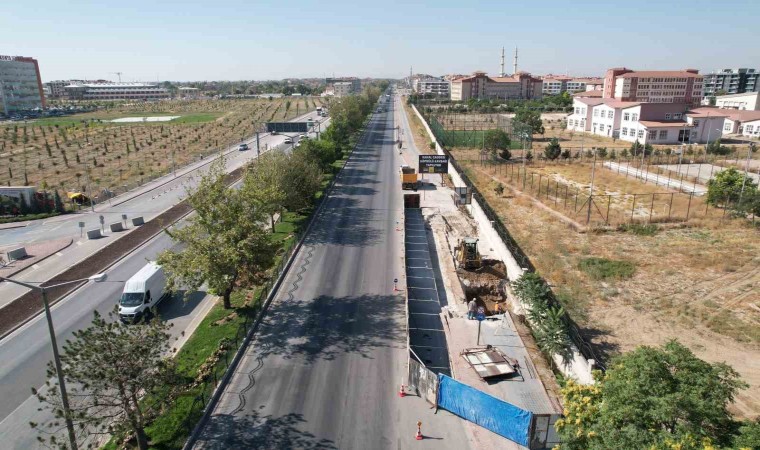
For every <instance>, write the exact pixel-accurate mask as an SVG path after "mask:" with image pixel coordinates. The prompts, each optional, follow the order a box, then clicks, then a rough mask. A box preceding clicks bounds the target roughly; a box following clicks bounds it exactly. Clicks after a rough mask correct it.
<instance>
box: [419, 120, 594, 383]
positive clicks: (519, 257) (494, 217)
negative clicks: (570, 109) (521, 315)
mask: <svg viewBox="0 0 760 450" xmlns="http://www.w3.org/2000/svg"><path fill="white" fill-rule="evenodd" d="M423 118H424V119H426V120H425V121H426V122H428V123H430V122H429V120H427V119H428V118H427V117H424V116H423ZM431 131H432V133H433V135H434V136H435V137H436V140H437V141H438V143H439V144H440V145H439V147H440V149H441V151H442V152H443V153H444V154H445V155H447V156H448V157H449V165H450V167H453V168H454V169H455V170H456V172H457V173H458V175H459V177H460V178H461V179H462V182H463V183H464V184H465V186H467V187H469V188H470V189H471V190H472V198H473V200H475V201H476V202H477V203H478V204H479V205H480V206H481V208H482V209H483V213H484V214H485V216H486V219H487V220H489V221H490V223H491V224H492V226H493V228H494V230H495V231H496V234H497V235H498V236H499V238H500V239H501V240H502V242H503V243H504V245H505V246H506V247H507V250H508V251H509V252H510V254H511V255H512V256H513V257H514V259H515V260H516V261H517V263H518V264H519V265H520V267H523V268H525V269H527V270H529V271H531V272H535V271H536V268H535V266H534V265H533V263H532V262H531V261H530V258H528V255H527V254H526V253H525V252H524V251H523V249H522V248H521V247H520V245H519V244H518V243H517V241H516V240H515V239H514V238H513V237H512V235H511V234H510V233H509V231H508V230H507V227H506V226H505V225H504V222H503V221H502V219H501V217H500V216H499V215H498V214H497V213H496V211H494V209H493V208H492V207H491V205H490V204H489V203H488V202H487V201H486V199H485V198H484V197H483V195H482V194H481V192H480V190H479V189H478V188H477V187H476V186H475V184H474V183H473V182H472V181H471V180H470V179H469V177H468V176H467V174H466V173H465V171H464V168H463V167H462V166H461V165H460V164H459V162H458V161H457V160H456V159H455V158H454V156H453V155H452V154H451V152H449V150H448V149H446V147H445V146H443V145H442V144H441V142H440V140H439V139H440V138H439V136H438V135H437V134H436V131H435V129H434V128H432V127H431ZM549 303H550V304H552V305H559V301H557V299H556V297H554V293H553V292H551V296H550V299H549ZM566 320H567V323H568V333H569V335H570V339H571V341H572V342H573V344H574V345H575V346H576V347H577V348H578V350H579V351H580V353H581V355H583V357H584V358H586V359H587V360H590V359H591V360H594V361H595V362H596V365H597V367H599V368H600V369H604V367H605V365H604V362H603V360H601V359H600V358H599V356H598V355H597V353H596V352H595V351H594V349H593V347H591V345H590V344H589V343H588V342H586V340H585V339H584V338H583V336H582V334H581V332H580V329H579V328H578V326H577V324H576V323H575V321H573V320H572V318H570V317H569V316H566Z"/></svg>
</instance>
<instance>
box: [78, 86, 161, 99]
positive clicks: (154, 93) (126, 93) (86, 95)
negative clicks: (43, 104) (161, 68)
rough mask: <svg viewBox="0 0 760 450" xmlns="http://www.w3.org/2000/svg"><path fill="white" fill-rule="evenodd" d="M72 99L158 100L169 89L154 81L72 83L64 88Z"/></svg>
mask: <svg viewBox="0 0 760 450" xmlns="http://www.w3.org/2000/svg"><path fill="white" fill-rule="evenodd" d="M64 89H65V91H66V96H67V97H68V98H70V99H72V100H158V99H162V98H169V91H167V90H166V89H164V88H162V87H160V86H159V85H158V84H155V83H110V82H105V83H73V84H70V85H68V86H66V87H65V88H64Z"/></svg>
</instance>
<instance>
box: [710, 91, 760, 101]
mask: <svg viewBox="0 0 760 450" xmlns="http://www.w3.org/2000/svg"><path fill="white" fill-rule="evenodd" d="M748 95H754V96H755V97H757V96H760V92H743V93H741V94H727V95H716V96H715V99H716V100H719V99H724V98H734V97H746V96H748Z"/></svg>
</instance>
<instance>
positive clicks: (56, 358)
mask: <svg viewBox="0 0 760 450" xmlns="http://www.w3.org/2000/svg"><path fill="white" fill-rule="evenodd" d="M105 279H106V274H104V273H98V274H95V275H93V276H91V277H88V278H83V279H81V280H72V281H64V282H63V283H57V284H53V285H50V286H39V285H35V284H29V283H25V282H23V281H17V280H11V279H10V278H5V277H0V281H7V282H9V283H13V284H18V285H19V286H24V287H26V288H29V289H37V290H39V291H40V292H41V293H42V306H43V307H44V309H45V318H46V319H47V325H48V331H49V332H50V345H51V346H52V347H53V362H54V364H55V373H56V375H57V377H58V385H59V386H60V389H61V404H62V405H63V416H64V419H65V420H66V429H67V430H68V434H69V444H70V445H71V448H72V449H73V450H76V449H77V448H78V445H77V440H76V434H75V432H74V422H73V421H72V420H71V409H70V407H69V397H68V394H67V393H66V381H65V379H64V376H63V369H62V368H61V356H60V354H59V353H58V342H57V340H56V338H55V329H54V328H53V316H52V315H51V314H50V305H49V304H48V298H47V291H48V290H50V289H53V288H57V287H60V286H65V285H68V284H74V283H81V282H82V281H95V282H96V283H97V282H101V281H105Z"/></svg>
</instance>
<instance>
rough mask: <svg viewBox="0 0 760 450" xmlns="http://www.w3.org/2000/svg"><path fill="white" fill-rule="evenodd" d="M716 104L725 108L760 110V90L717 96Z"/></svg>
mask: <svg viewBox="0 0 760 450" xmlns="http://www.w3.org/2000/svg"><path fill="white" fill-rule="evenodd" d="M715 106H717V107H718V108H723V109H738V110H743V111H760V92H745V93H743V94H731V95H721V96H718V97H715Z"/></svg>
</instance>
